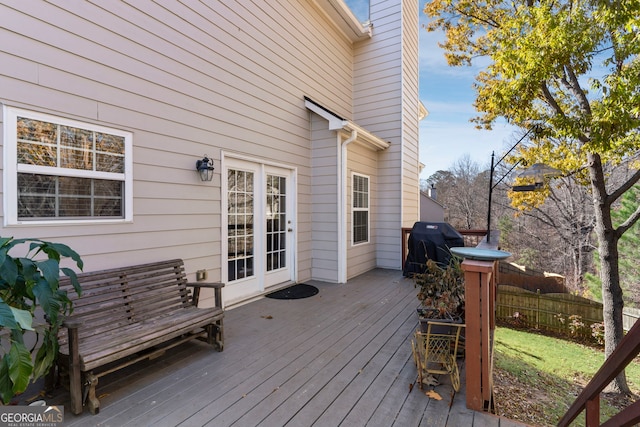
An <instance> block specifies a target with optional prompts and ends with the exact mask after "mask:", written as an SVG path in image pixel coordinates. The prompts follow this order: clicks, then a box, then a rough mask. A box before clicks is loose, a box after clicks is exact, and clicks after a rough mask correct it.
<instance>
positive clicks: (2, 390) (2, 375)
mask: <svg viewBox="0 0 640 427" xmlns="http://www.w3.org/2000/svg"><path fill="white" fill-rule="evenodd" d="M13 394H14V393H13V383H12V382H11V378H9V356H4V357H3V358H2V360H0V398H2V403H4V404H5V405H8V404H9V402H11V398H12V397H13Z"/></svg>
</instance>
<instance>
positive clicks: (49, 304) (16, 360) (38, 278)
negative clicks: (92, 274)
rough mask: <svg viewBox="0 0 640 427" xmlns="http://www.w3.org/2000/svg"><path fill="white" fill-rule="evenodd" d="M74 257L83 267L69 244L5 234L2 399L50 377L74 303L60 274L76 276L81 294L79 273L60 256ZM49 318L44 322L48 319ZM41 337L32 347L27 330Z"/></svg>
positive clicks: (0, 271)
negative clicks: (15, 252) (19, 252)
mask: <svg viewBox="0 0 640 427" xmlns="http://www.w3.org/2000/svg"><path fill="white" fill-rule="evenodd" d="M25 244H28V251H27V253H26V255H25V256H23V257H14V256H11V255H9V251H10V250H12V249H14V248H16V246H18V245H25ZM63 257H69V258H71V259H72V260H73V261H74V262H75V264H76V266H77V267H78V268H79V269H82V260H81V259H80V256H79V255H78V254H77V253H76V252H74V251H73V250H71V249H70V248H69V247H68V246H66V245H63V244H59V243H51V242H45V241H43V240H38V239H13V238H11V237H8V238H7V237H0V340H1V341H0V379H1V381H0V401H1V402H2V404H5V405H7V404H9V403H10V402H11V399H12V398H13V397H14V396H16V395H18V394H20V393H22V392H23V391H25V390H26V388H27V386H28V384H29V381H30V380H34V381H35V380H36V379H37V378H40V377H42V376H44V375H45V374H46V373H47V372H48V371H49V369H50V368H51V366H52V365H53V362H54V360H55V358H56V356H57V354H58V339H57V335H58V329H59V328H60V325H61V324H62V318H63V316H64V315H66V314H68V313H70V312H71V309H72V307H71V302H70V301H69V299H68V298H67V296H66V293H64V292H63V291H61V290H60V289H59V286H58V283H59V278H60V274H61V273H62V274H64V275H66V276H69V277H70V278H71V282H72V283H73V286H74V287H75V289H76V291H77V292H78V294H79V293H80V285H79V283H78V280H77V278H76V274H75V272H74V271H73V270H72V269H70V268H66V267H60V259H61V258H63ZM42 317H44V319H45V321H41V320H40V321H38V320H37V319H38V318H40V319H42ZM30 332H31V333H33V332H35V334H37V335H38V337H37V338H40V339H39V340H38V341H40V345H39V346H37V345H35V344H34V345H33V346H32V348H30V349H29V348H27V344H25V334H28V333H30Z"/></svg>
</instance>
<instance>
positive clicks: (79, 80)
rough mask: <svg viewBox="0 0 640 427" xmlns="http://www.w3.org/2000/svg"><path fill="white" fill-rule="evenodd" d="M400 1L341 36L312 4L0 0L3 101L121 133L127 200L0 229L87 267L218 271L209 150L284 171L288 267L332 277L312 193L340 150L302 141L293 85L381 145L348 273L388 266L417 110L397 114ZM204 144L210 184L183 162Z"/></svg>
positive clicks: (401, 65)
mask: <svg viewBox="0 0 640 427" xmlns="http://www.w3.org/2000/svg"><path fill="white" fill-rule="evenodd" d="M160 3H161V4H160ZM405 3H406V4H405ZM410 3H411V2H408V1H405V0H402V2H399V1H398V0H373V1H372V6H371V8H372V22H374V25H375V35H374V37H373V38H372V39H371V40H365V41H363V42H359V43H358V44H356V45H353V44H352V42H351V41H350V40H348V39H347V38H346V37H345V36H344V35H343V34H342V33H340V31H338V30H337V29H336V28H335V27H334V26H333V24H332V23H331V22H329V20H328V18H327V16H326V15H325V14H323V13H322V12H321V11H320V10H319V9H318V7H317V6H316V5H315V4H314V2H304V1H303V2H300V1H295V0H283V1H281V2H278V3H274V2H257V1H250V0H236V1H233V2H225V1H216V2H206V3H204V2H188V3H186V2H185V3H183V2H171V1H167V2H124V1H118V0H112V1H109V2H104V3H102V4H101V5H99V4H96V3H89V2H68V1H64V0H59V1H55V0H54V1H39V0H31V1H28V2H24V1H22V0H3V1H2V2H1V4H0V39H2V40H3V43H1V44H0V64H2V65H1V66H0V103H2V105H8V106H12V107H16V108H21V109H25V110H31V111H35V112H41V113H45V114H50V115H53V116H57V117H61V118H68V119H72V120H77V121H81V122H86V123H89V124H94V125H101V126H107V127H111V128H115V129H119V130H123V131H127V132H131V133H132V134H133V197H134V199H133V221H131V222H116V223H108V224H107V223H100V222H92V221H89V222H82V223H79V222H75V223H69V224H55V225H54V224H52V225H39V226H33V225H19V226H2V228H1V229H0V234H1V235H3V236H8V235H10V236H14V237H16V238H17V237H37V238H42V239H46V240H51V241H57V242H62V243H66V244H68V245H70V246H71V247H72V248H73V249H74V250H76V251H78V252H79V253H80V254H81V256H82V258H83V260H84V262H85V270H86V271H92V270H98V269H105V268H110V267H115V266H122V265H128V264H135V263H141V262H146V261H155V260H158V259H169V258H173V257H177V258H183V259H184V260H185V264H186V269H187V272H188V273H189V275H190V276H191V278H194V273H195V271H196V270H201V269H204V270H206V271H207V273H208V280H210V281H219V280H221V281H224V278H223V277H222V265H221V263H222V262H225V254H222V250H221V239H222V238H223V237H224V235H223V230H222V229H221V227H220V224H221V220H222V215H224V214H225V213H224V212H221V206H222V202H221V199H222V197H223V189H222V188H221V177H220V171H221V170H222V167H221V164H220V162H221V160H222V159H223V158H224V157H225V155H227V154H229V155H234V156H239V157H242V156H244V155H247V156H252V157H259V158H261V159H263V160H264V161H265V162H266V163H275V164H278V165H283V166H287V167H291V168H295V169H296V171H297V188H296V193H297V209H296V212H297V218H296V222H297V224H296V225H297V229H296V242H297V243H296V245H297V246H296V251H297V255H296V279H297V280H298V281H304V280H307V279H310V278H312V277H313V278H319V279H323V280H329V281H332V279H333V275H332V273H331V268H333V267H330V266H329V267H328V268H321V267H323V265H325V264H324V263H328V262H332V261H334V259H333V257H335V252H332V250H333V249H332V242H329V241H328V238H329V237H330V236H332V235H333V234H330V233H333V230H330V229H329V230H327V229H326V227H329V226H328V224H329V222H330V221H331V220H333V218H331V213H330V212H329V213H327V212H324V211H323V209H328V208H330V207H331V206H332V204H333V203H337V201H333V200H331V201H330V203H329V204H325V198H326V197H327V196H328V193H327V191H328V190H327V189H328V188H329V186H330V185H333V183H332V181H331V180H332V179H333V178H335V176H334V177H330V176H329V174H330V173H331V171H332V170H333V169H334V167H335V164H334V165H332V164H330V162H328V163H327V158H324V157H323V156H324V155H325V154H323V153H325V152H326V150H331V147H330V146H331V144H334V145H333V149H334V150H337V147H336V140H335V137H334V139H333V140H332V138H331V135H328V134H327V135H323V136H321V137H320V138H318V139H316V138H315V137H314V138H312V137H311V135H312V133H313V132H316V130H317V129H315V128H314V126H313V125H312V123H313V120H310V117H311V116H313V114H310V113H309V111H308V110H307V109H306V108H305V107H304V101H303V97H304V96H305V95H306V96H309V97H310V98H313V99H314V100H317V101H318V102H319V103H321V104H322V105H325V106H327V108H330V109H331V110H332V111H333V112H335V113H336V114H338V115H341V116H343V117H346V118H349V119H352V120H354V121H355V122H357V123H359V124H360V125H362V126H363V127H366V128H367V129H368V130H369V131H371V132H373V133H376V134H378V135H380V136H381V137H383V138H384V139H386V140H389V141H391V142H392V148H391V149H389V150H386V151H384V152H382V153H381V154H379V155H378V159H377V162H378V165H377V172H378V173H379V174H381V176H380V177H377V178H376V179H377V182H376V189H377V200H378V205H377V206H376V217H375V221H374V222H375V224H376V227H379V228H378V229H376V231H375V236H376V242H377V244H376V246H375V248H376V249H375V253H376V262H375V263H370V262H368V261H367V262H360V261H358V264H359V265H360V266H358V267H354V270H353V271H360V270H364V269H368V268H372V267H373V266H374V264H375V266H379V267H390V268H400V265H399V263H400V261H399V258H400V256H399V254H400V250H401V246H400V237H399V236H400V232H399V230H400V226H401V224H402V223H403V222H407V221H409V220H408V217H409V216H410V214H407V216H406V217H403V216H402V215H403V211H405V210H406V209H408V210H407V212H411V210H412V209H413V206H412V205H411V203H413V202H411V201H409V202H407V200H410V199H411V197H412V187H411V185H409V184H406V185H405V184H403V182H407V181H409V180H411V179H413V172H411V171H409V172H405V173H404V175H403V172H402V171H401V169H402V168H403V167H405V165H410V164H411V162H412V160H411V156H413V150H414V148H413V147H412V148H408V149H405V148H403V144H405V143H408V144H410V145H412V144H414V143H415V144H416V146H417V141H413V140H412V138H413V137H414V135H413V133H412V131H408V130H406V129H404V128H409V127H411V126H415V127H416V128H417V119H416V120H415V121H416V123H415V124H411V125H410V122H411V121H412V119H411V117H410V116H409V115H408V116H407V119H406V121H405V120H403V119H402V117H403V115H404V114H407V111H409V113H410V114H412V113H411V108H408V107H405V102H404V101H403V99H402V98H403V96H405V97H406V96H410V97H411V98H412V100H411V102H410V103H409V104H406V105H410V106H411V105H413V103H416V104H417V91H416V92H415V93H410V90H412V86H411V84H414V83H411V84H405V83H404V82H405V80H406V76H404V74H406V73H407V69H410V68H411V66H413V65H411V66H409V65H407V64H405V62H407V63H408V62H410V61H411V60H412V58H411V57H410V56H409V57H407V58H403V55H402V54H401V53H400V50H401V49H402V48H403V44H402V43H403V42H402V40H401V38H402V29H401V27H402V24H403V19H406V18H405V17H404V16H403V15H404V14H403V13H401V12H402V10H403V8H404V9H409V7H408V5H409V4H410ZM411 4H412V7H413V8H414V9H416V5H415V3H411ZM415 13H416V14H417V9H416V11H415ZM415 37H416V40H417V35H416V36H415ZM416 64H417V59H416ZM416 67H417V65H416ZM409 80H410V79H409ZM3 127H4V126H3ZM407 135H408V136H407ZM416 135H417V132H416ZM416 138H417V137H416ZM311 140H313V141H314V143H313V144H312V143H311ZM0 143H2V144H4V140H2V141H0ZM204 154H207V155H208V156H209V157H210V158H212V159H213V160H214V163H215V166H216V173H215V176H214V179H213V181H212V182H201V181H200V180H199V178H198V176H197V174H196V173H195V170H194V168H195V161H196V160H197V159H200V158H202V156H203V155H204ZM323 158H324V161H325V163H324V164H323V163H322V162H323ZM336 174H337V173H336ZM416 185H417V176H416ZM3 191H5V190H3ZM407 203H408V204H407ZM404 204H407V208H406V209H405V208H403V207H402V206H403V205H404ZM333 212H335V211H333ZM325 214H326V215H325ZM416 215H417V213H416ZM323 227H325V228H323ZM329 228H331V227H329ZM369 255H370V253H367V255H366V256H369ZM358 257H359V255H358V256H356V257H355V258H358ZM327 265H328V264H327Z"/></svg>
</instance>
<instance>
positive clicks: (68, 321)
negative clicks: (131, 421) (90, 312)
mask: <svg viewBox="0 0 640 427" xmlns="http://www.w3.org/2000/svg"><path fill="white" fill-rule="evenodd" d="M83 324H84V321H83V320H82V319H78V318H76V317H74V316H67V317H65V318H64V319H63V320H62V326H64V327H65V328H69V329H78V328H79V327H80V326H82V325H83Z"/></svg>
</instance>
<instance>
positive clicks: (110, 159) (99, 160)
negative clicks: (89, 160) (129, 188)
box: [96, 153, 124, 173]
mask: <svg viewBox="0 0 640 427" xmlns="http://www.w3.org/2000/svg"><path fill="white" fill-rule="evenodd" d="M96 170H97V171H99V172H113V173H124V156H114V155H111V154H102V153H96Z"/></svg>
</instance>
